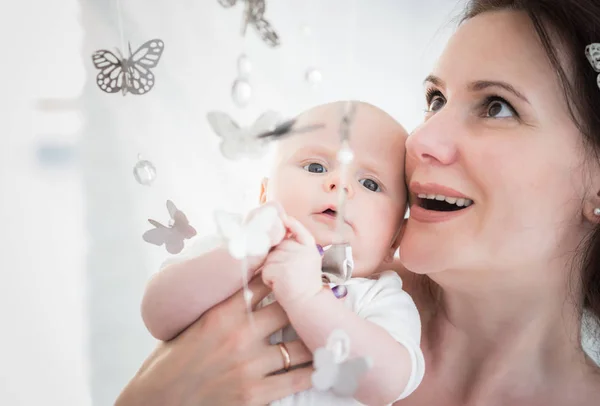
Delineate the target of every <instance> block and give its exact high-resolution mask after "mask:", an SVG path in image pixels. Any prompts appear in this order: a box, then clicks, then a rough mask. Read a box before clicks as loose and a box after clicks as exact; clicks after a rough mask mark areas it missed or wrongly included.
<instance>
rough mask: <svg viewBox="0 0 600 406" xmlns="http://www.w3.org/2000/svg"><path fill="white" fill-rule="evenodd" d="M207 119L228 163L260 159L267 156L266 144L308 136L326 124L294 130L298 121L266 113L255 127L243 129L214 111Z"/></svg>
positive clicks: (221, 113) (229, 118)
mask: <svg viewBox="0 0 600 406" xmlns="http://www.w3.org/2000/svg"><path fill="white" fill-rule="evenodd" d="M206 118H207V119H208V123H209V124H210V126H211V128H212V129H213V131H214V132H215V133H216V134H217V135H218V136H219V137H221V144H220V149H221V154H222V155H223V156H224V157H225V158H228V159H231V160H237V159H241V158H244V157H245V158H250V159H257V158H260V157H262V156H263V155H264V153H265V152H266V146H267V144H266V142H265V141H274V140H278V139H281V138H283V137H285V136H288V135H291V134H297V133H305V132H310V131H314V130H317V129H319V128H323V127H325V125H324V124H311V125H306V126H304V127H300V128H296V127H294V126H295V124H296V122H297V120H296V119H290V120H285V121H282V120H281V116H280V115H279V113H276V112H274V111H267V112H265V113H263V114H262V115H261V116H260V117H259V118H258V119H257V120H256V121H255V122H254V124H253V125H252V126H251V127H247V128H242V127H240V126H239V125H238V124H237V123H236V122H235V121H233V119H232V118H231V117H230V116H229V115H227V113H223V112H221V111H211V112H209V113H207V115H206Z"/></svg>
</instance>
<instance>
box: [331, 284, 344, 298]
mask: <svg viewBox="0 0 600 406" xmlns="http://www.w3.org/2000/svg"><path fill="white" fill-rule="evenodd" d="M331 291H332V292H333V294H334V295H335V297H337V298H338V299H341V298H343V297H346V295H347V294H348V288H346V286H344V285H337V286H334V287H333V288H331Z"/></svg>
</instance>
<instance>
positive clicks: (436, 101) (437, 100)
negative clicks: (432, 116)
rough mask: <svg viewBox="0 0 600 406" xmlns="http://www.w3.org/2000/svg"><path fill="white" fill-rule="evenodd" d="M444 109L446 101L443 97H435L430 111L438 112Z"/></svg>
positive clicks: (430, 105) (430, 104)
mask: <svg viewBox="0 0 600 406" xmlns="http://www.w3.org/2000/svg"><path fill="white" fill-rule="evenodd" d="M442 107H444V99H442V98H441V97H435V98H434V99H433V100H432V101H431V103H429V111H438V110H439V109H441V108H442Z"/></svg>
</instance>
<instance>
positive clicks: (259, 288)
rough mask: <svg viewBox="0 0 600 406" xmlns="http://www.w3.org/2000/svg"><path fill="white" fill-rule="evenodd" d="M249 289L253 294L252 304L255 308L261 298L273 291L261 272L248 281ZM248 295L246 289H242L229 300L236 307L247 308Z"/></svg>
mask: <svg viewBox="0 0 600 406" xmlns="http://www.w3.org/2000/svg"><path fill="white" fill-rule="evenodd" d="M248 291H249V292H250V294H251V298H250V305H251V307H252V308H255V307H256V306H257V305H258V304H259V303H260V301H261V300H263V299H264V298H265V297H267V295H268V294H269V293H270V292H271V289H270V288H269V287H268V286H267V285H265V284H264V282H263V280H262V277H261V276H260V274H257V275H255V276H254V277H253V278H252V279H251V280H250V282H248ZM246 295H247V293H245V292H244V289H240V290H239V291H238V292H237V293H236V294H234V295H233V296H231V297H230V298H229V299H228V300H227V301H228V302H231V306H232V307H235V308H241V309H244V310H245V309H246Z"/></svg>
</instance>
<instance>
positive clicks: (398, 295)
mask: <svg viewBox="0 0 600 406" xmlns="http://www.w3.org/2000/svg"><path fill="white" fill-rule="evenodd" d="M221 244H222V240H221V239H220V238H219V237H218V236H210V237H204V238H198V237H196V238H195V239H194V241H193V242H192V243H191V244H189V246H188V248H186V249H185V250H184V251H183V252H182V253H181V254H178V255H176V256H173V257H171V258H169V259H167V260H166V261H165V262H164V263H163V264H162V266H161V268H163V267H165V266H167V265H169V264H172V263H178V262H182V261H184V260H187V259H190V258H194V257H196V256H198V255H202V254H204V253H206V252H207V251H209V250H211V249H214V248H216V247H218V246H220V245H221ZM346 287H347V288H348V295H347V296H346V298H345V299H343V301H344V304H345V305H346V306H347V307H348V308H349V309H350V310H352V311H353V312H354V313H356V314H357V315H359V316H360V317H362V318H364V319H365V320H369V321H370V322H372V323H375V324H377V325H379V326H380V327H382V328H384V329H385V330H386V331H387V332H388V333H389V334H390V335H391V336H392V337H393V338H394V339H395V340H396V341H398V342H399V343H400V344H402V345H403V346H404V347H405V348H406V349H407V350H408V352H409V354H410V359H411V374H410V378H409V381H408V383H407V385H406V387H405V388H404V391H403V392H402V394H401V395H400V396H399V397H398V399H404V398H406V397H407V396H408V395H410V394H411V393H412V392H413V391H414V390H415V389H416V388H417V386H419V384H420V383H421V381H422V379H423V376H424V374H425V361H424V358H423V353H422V352H421V348H420V342H421V319H420V317H419V313H418V311H417V307H416V306H415V303H414V301H413V300H412V298H411V297H410V295H409V294H408V293H406V292H405V291H404V290H403V289H402V279H400V277H399V276H398V274H396V273H395V272H392V271H387V272H383V273H382V274H381V275H380V276H379V277H378V278H377V279H366V278H352V279H350V280H349V281H348V282H347V283H346ZM274 337H283V341H291V340H293V339H294V338H295V337H296V335H295V332H294V331H293V330H291V331H290V330H289V329H286V330H284V331H283V332H282V333H281V334H277V333H276V334H274ZM323 345H325V343H323ZM350 346H352V343H350ZM398 399H397V400H398ZM271 405H272V406H288V405H289V406H291V405H293V406H304V405H335V406H337V405H340V406H342V405H352V406H359V405H362V403H360V402H358V401H357V400H355V399H353V398H342V397H339V396H337V395H335V394H334V393H332V392H330V391H327V392H322V391H318V390H316V389H309V390H307V391H304V392H300V393H296V394H294V395H291V396H288V397H286V398H284V399H281V400H278V401H275V402H272V403H271Z"/></svg>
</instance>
